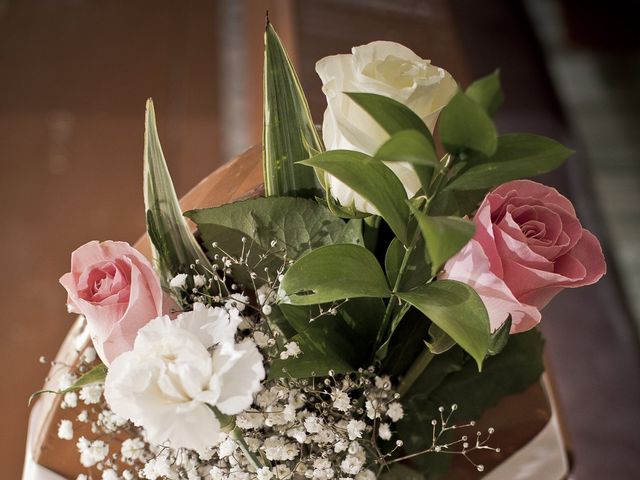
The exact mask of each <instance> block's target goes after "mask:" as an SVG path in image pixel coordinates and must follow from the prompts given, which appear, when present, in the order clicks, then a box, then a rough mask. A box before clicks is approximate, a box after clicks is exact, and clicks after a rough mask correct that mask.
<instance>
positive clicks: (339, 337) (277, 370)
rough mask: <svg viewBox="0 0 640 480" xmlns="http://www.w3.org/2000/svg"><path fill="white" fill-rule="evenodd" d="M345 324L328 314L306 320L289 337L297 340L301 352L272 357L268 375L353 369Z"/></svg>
mask: <svg viewBox="0 0 640 480" xmlns="http://www.w3.org/2000/svg"><path fill="white" fill-rule="evenodd" d="M345 328H346V326H345V325H344V323H343V321H342V319H340V318H338V317H331V316H329V317H323V318H320V319H317V320H315V321H314V322H313V323H311V324H309V325H308V328H307V329H305V330H303V331H302V332H300V333H298V334H297V335H294V336H293V337H292V338H291V339H290V341H292V342H296V343H297V344H298V346H299V347H300V350H301V351H302V353H301V354H300V355H298V357H290V358H287V359H281V358H279V357H277V358H275V359H274V360H273V362H272V364H271V369H270V371H269V379H274V378H281V377H284V378H289V377H293V378H306V377H312V376H326V375H327V372H328V371H329V370H334V371H335V372H336V373H348V372H351V371H354V370H355V367H354V365H353V363H352V362H353V359H352V358H350V357H352V352H353V348H352V342H351V341H350V339H349V337H348V335H347V332H345ZM283 369H284V370H283Z"/></svg>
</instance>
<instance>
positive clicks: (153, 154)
mask: <svg viewBox="0 0 640 480" xmlns="http://www.w3.org/2000/svg"><path fill="white" fill-rule="evenodd" d="M144 204H145V209H146V217H147V232H148V234H149V238H150V240H151V245H152V249H153V259H154V263H155V266H156V269H157V271H158V272H159V274H160V278H161V281H162V283H163V286H165V287H168V283H169V280H170V279H171V278H172V277H174V276H175V275H177V274H178V273H193V271H192V270H191V269H190V265H191V264H193V263H195V261H196V260H199V261H200V264H201V265H202V266H203V267H204V268H207V269H208V270H209V271H211V263H210V262H209V259H208V258H207V256H206V255H205V253H204V251H203V250H202V248H201V247H200V245H199V244H198V242H197V241H196V239H195V238H194V236H193V234H192V233H191V229H190V228H189V226H188V225H187V223H186V222H185V220H184V217H183V216H182V210H181V208H180V204H179V203H178V197H177V196H176V192H175V190H174V188H173V183H172V182H171V176H170V175H169V170H168V168H167V164H166V162H165V159H164V154H163V153H162V147H161V145H160V139H159V138H158V131H157V129H156V117H155V112H154V109H153V101H152V100H151V99H149V100H147V112H146V117H145V136H144Z"/></svg>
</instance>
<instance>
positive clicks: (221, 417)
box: [207, 404, 264, 470]
mask: <svg viewBox="0 0 640 480" xmlns="http://www.w3.org/2000/svg"><path fill="white" fill-rule="evenodd" d="M207 407H209V410H211V411H212V412H213V414H214V415H215V416H216V418H217V419H218V421H219V422H220V430H222V431H223V432H225V433H227V434H228V435H229V438H230V439H231V440H233V441H234V442H236V444H237V445H238V447H240V450H241V451H242V454H243V455H244V456H245V458H246V459H247V461H248V462H249V463H250V464H251V465H253V466H254V467H255V469H256V470H258V469H260V468H262V467H263V466H264V465H262V463H260V460H258V457H256V456H255V454H254V453H253V452H252V451H251V450H249V446H248V445H247V442H246V441H245V440H244V437H243V436H242V430H240V429H239V428H238V427H237V426H236V419H235V417H233V416H231V415H225V414H224V413H222V412H221V411H220V410H218V408H217V407H214V406H213V405H209V404H207Z"/></svg>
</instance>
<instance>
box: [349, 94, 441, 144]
mask: <svg viewBox="0 0 640 480" xmlns="http://www.w3.org/2000/svg"><path fill="white" fill-rule="evenodd" d="M345 94H346V95H348V96H349V98H350V99H351V100H353V101H354V102H356V103H357V104H358V105H360V106H361V107H362V108H363V109H364V111H365V112H367V113H368V114H369V115H371V117H372V118H373V119H374V120H375V121H376V122H377V123H378V124H379V125H380V126H381V127H382V128H383V129H384V130H385V131H386V132H387V133H388V134H389V135H393V134H394V133H398V132H401V131H402V130H417V131H418V132H420V133H421V134H422V135H423V136H424V137H426V138H427V139H428V141H429V142H430V143H431V144H432V145H433V138H432V136H431V132H430V131H429V129H428V128H427V126H426V125H425V123H424V122H423V121H422V119H421V118H420V117H419V116H418V115H416V114H415V113H414V112H413V110H411V109H410V108H409V107H407V106H406V105H403V104H402V103H400V102H397V101H396V100H393V99H392V98H389V97H385V96H383V95H377V94H375V93H364V92H345Z"/></svg>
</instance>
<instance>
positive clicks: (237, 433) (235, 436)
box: [229, 427, 264, 470]
mask: <svg viewBox="0 0 640 480" xmlns="http://www.w3.org/2000/svg"><path fill="white" fill-rule="evenodd" d="M229 438H231V440H233V441H234V442H236V444H237V445H238V447H240V450H242V453H243V454H244V456H245V458H246V459H247V460H248V461H249V463H251V465H253V466H254V468H255V469H256V470H259V469H261V468H262V467H263V466H264V465H262V463H260V460H258V457H256V456H255V454H254V453H253V452H252V451H251V450H249V446H248V445H247V442H246V441H245V440H244V437H243V436H242V431H241V430H240V429H239V428H238V427H235V428H234V429H233V430H231V432H229Z"/></svg>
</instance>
